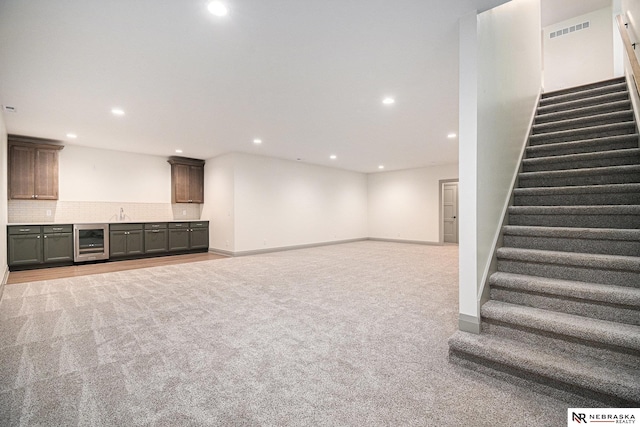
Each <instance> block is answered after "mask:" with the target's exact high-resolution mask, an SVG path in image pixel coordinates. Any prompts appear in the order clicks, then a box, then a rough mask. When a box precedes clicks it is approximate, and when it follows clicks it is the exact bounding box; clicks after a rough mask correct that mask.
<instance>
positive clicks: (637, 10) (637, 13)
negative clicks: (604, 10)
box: [616, 0, 640, 120]
mask: <svg viewBox="0 0 640 427" xmlns="http://www.w3.org/2000/svg"><path fill="white" fill-rule="evenodd" d="M620 12H621V13H622V15H623V17H624V18H625V19H624V21H625V22H628V23H629V27H628V30H627V32H628V34H629V38H630V39H631V43H640V2H639V1H638V0H622V1H621V5H620ZM616 31H618V30H617V29H616ZM617 37H618V38H619V37H620V35H619V32H618V35H617ZM620 43H622V42H621V41H620ZM634 53H635V55H636V58H638V60H640V49H638V48H637V46H636V49H635V51H634ZM623 57H624V70H625V71H624V72H625V75H626V77H627V82H628V84H629V91H630V94H631V100H632V101H633V104H634V108H635V113H636V120H640V96H639V95H638V91H637V90H634V86H635V84H634V80H633V76H632V72H631V64H630V62H629V58H628V56H627V54H626V53H623ZM636 80H637V81H638V82H640V76H636Z"/></svg>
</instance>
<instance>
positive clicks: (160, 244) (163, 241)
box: [144, 228, 168, 254]
mask: <svg viewBox="0 0 640 427" xmlns="http://www.w3.org/2000/svg"><path fill="white" fill-rule="evenodd" d="M144 233H145V234H144V252H145V253H147V254H155V253H159V252H167V249H168V242H167V229H166V228H165V229H163V230H145V231H144Z"/></svg>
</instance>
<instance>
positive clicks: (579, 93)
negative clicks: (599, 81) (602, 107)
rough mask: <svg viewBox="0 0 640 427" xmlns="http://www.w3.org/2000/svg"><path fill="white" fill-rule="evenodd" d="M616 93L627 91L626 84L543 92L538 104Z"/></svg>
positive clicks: (558, 102) (542, 105) (550, 103)
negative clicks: (551, 92)
mask: <svg viewBox="0 0 640 427" xmlns="http://www.w3.org/2000/svg"><path fill="white" fill-rule="evenodd" d="M613 93H615V94H617V93H627V88H626V85H624V84H618V85H607V86H603V87H598V88H594V89H591V90H582V89H581V90H576V91H575V92H568V93H564V94H557V93H554V94H543V95H542V97H541V99H540V106H541V107H546V106H548V105H553V104H560V103H564V102H571V101H578V100H582V99H589V98H594V97H596V96H602V95H608V94H613Z"/></svg>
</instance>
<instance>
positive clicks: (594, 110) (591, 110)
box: [534, 101, 631, 125]
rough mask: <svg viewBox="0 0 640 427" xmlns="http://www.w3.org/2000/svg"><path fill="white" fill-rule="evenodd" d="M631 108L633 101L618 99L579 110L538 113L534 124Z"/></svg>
mask: <svg viewBox="0 0 640 427" xmlns="http://www.w3.org/2000/svg"><path fill="white" fill-rule="evenodd" d="M630 109H631V103H630V102H629V101H618V102H612V103H609V104H604V105H595V106H593V107H587V108H581V109H577V110H568V111H564V112H559V113H555V114H542V115H537V116H536V117H535V119H534V124H536V125H540V124H543V123H550V122H555V121H558V120H571V119H576V118H579V117H585V116H590V115H596V114H607V113H616V112H618V111H627V110H630Z"/></svg>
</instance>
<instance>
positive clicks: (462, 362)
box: [449, 349, 636, 408]
mask: <svg viewBox="0 0 640 427" xmlns="http://www.w3.org/2000/svg"><path fill="white" fill-rule="evenodd" d="M449 362H451V363H453V364H455V365H458V366H460V367H463V368H465V369H469V370H471V371H473V372H479V373H482V374H484V375H488V376H490V377H493V378H498V379H500V380H502V381H506V382H508V383H510V384H516V385H518V386H520V387H525V388H528V389H533V390H536V391H538V392H539V393H541V394H543V395H548V396H557V398H559V399H566V398H567V395H566V394H565V393H571V394H572V395H573V396H572V402H575V406H577V407H578V406H579V407H585V408H592V407H599V406H602V405H603V404H604V405H607V406H610V407H614V408H616V407H617V408H622V407H629V406H630V405H634V406H635V405H636V404H635V403H633V402H630V401H629V400H627V399H624V398H622V397H616V396H612V395H609V394H605V393H601V392H597V391H594V390H593V387H589V388H587V387H579V386H576V385H574V384H568V383H567V382H565V381H559V380H556V379H553V378H549V377H547V376H545V375H541V374H540V373H538V372H529V371H526V370H525V369H523V367H522V366H510V365H505V364H502V363H499V362H495V361H493V360H489V359H486V358H483V357H480V356H478V355H475V354H469V353H466V352H462V351H458V350H455V349H449ZM578 402H584V403H583V404H582V405H581V404H580V403H578Z"/></svg>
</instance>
